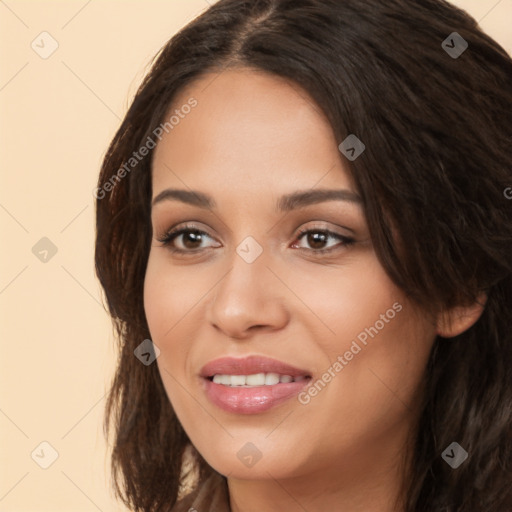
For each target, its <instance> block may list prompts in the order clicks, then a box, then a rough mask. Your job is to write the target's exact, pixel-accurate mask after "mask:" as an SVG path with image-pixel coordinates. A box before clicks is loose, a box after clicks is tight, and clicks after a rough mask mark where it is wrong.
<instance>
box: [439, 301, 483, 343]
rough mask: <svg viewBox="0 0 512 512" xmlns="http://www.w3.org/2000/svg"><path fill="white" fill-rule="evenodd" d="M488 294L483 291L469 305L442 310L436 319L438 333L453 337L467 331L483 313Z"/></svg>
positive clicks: (444, 336) (445, 336)
mask: <svg viewBox="0 0 512 512" xmlns="http://www.w3.org/2000/svg"><path fill="white" fill-rule="evenodd" d="M486 302H487V294H486V293H484V292H481V293H480V294H479V295H478V297H477V299H476V301H475V302H473V303H472V304H470V305H469V306H456V307H454V308H452V309H449V310H445V311H442V312H441V313H440V314H439V315H438V317H437V321H436V333H437V334H438V335H439V336H442V337H443V338H453V337H454V336H458V335H459V334H462V333H463V332H464V331H467V330H468V329H469V328H470V327H471V326H472V325H473V324H475V323H476V321H477V320H478V319H479V318H480V316H481V315H482V313H483V311H484V308H485V304H486Z"/></svg>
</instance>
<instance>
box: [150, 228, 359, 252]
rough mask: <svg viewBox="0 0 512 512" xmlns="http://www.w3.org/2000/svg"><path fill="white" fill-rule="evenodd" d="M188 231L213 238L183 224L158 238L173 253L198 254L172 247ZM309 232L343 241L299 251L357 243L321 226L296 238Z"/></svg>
mask: <svg viewBox="0 0 512 512" xmlns="http://www.w3.org/2000/svg"><path fill="white" fill-rule="evenodd" d="M188 232H194V233H196V234H199V235H206V236H207V237H209V238H211V237H210V235H208V233H206V232H205V231H202V230H200V229H197V228H196V227H194V226H188V225H186V226H183V227H181V228H174V229H171V230H169V231H167V232H166V233H164V234H163V235H162V236H161V237H160V238H158V241H159V242H161V243H162V246H164V247H167V248H168V249H169V250H170V251H172V252H173V253H178V254H196V253H197V252H199V251H201V248H199V249H191V250H184V249H178V248H176V247H172V245H171V242H173V241H174V239H176V238H177V237H178V236H180V235H182V234H185V233H188ZM309 233H322V234H324V235H327V236H328V237H332V238H337V239H338V240H340V241H341V244H337V245H335V246H333V247H329V248H327V249H306V248H304V247H298V248H297V249H298V250H299V251H303V252H304V251H306V252H313V253H316V254H320V255H326V254H328V253H331V252H333V251H336V250H340V249H342V248H344V247H345V248H346V247H348V246H350V245H353V244H354V243H355V240H354V239H353V238H350V237H347V236H344V235H340V234H339V233H335V232H333V231H330V230H328V229H321V228H308V229H301V230H299V233H298V234H297V237H296V239H297V240H301V239H302V238H303V237H304V236H305V235H306V234H309Z"/></svg>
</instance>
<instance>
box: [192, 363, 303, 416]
mask: <svg viewBox="0 0 512 512" xmlns="http://www.w3.org/2000/svg"><path fill="white" fill-rule="evenodd" d="M255 373H278V374H280V375H290V376H292V377H300V376H302V377H307V378H305V379H304V380H301V381H299V382H288V383H281V382H280V383H278V384H275V385H273V386H255V387H252V388H244V387H228V386H224V385H222V384H215V383H214V382H212V381H211V380H210V378H211V377H213V376H214V375H253V374H255ZM200 376H201V378H202V382H203V387H204V390H205V393H206V396H207V397H208V398H209V400H210V401H211V402H212V403H213V404H215V405H217V406H218V407H220V408H221V409H223V410H224V411H227V412H232V413H238V414H256V413H260V412H264V411H267V410H268V409H270V408H272V407H274V406H276V405H278V404H281V403H282V402H284V401H286V400H288V399H290V398H292V397H293V396H296V395H297V394H298V393H299V392H300V391H301V390H302V389H303V388H304V387H305V386H307V385H308V384H309V381H310V380H311V376H310V374H309V373H308V372H307V371H306V370H300V369H299V368H295V367H293V366H290V365H288V364H286V363H283V362H281V361H277V360H275V359H269V358H267V357H262V356H249V357H245V358H242V359H237V358H232V357H224V358H220V359H215V360H214V361H211V362H209V363H207V364H206V365H205V366H203V368H202V369H201V372H200Z"/></svg>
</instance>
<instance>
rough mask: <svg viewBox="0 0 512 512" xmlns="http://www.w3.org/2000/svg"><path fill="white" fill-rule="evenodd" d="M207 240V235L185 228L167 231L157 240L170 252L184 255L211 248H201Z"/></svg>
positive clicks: (197, 230) (192, 228) (208, 236)
mask: <svg viewBox="0 0 512 512" xmlns="http://www.w3.org/2000/svg"><path fill="white" fill-rule="evenodd" d="M208 238H210V239H211V237H210V235H208V233H206V232H204V231H201V230H199V229H197V228H194V227H187V226H185V227H182V228H178V229H172V230H170V231H168V232H167V233H165V234H164V235H163V236H162V237H161V238H159V239H158V241H159V242H161V243H162V245H163V246H165V247H168V248H169V249H170V250H171V251H175V252H182V253H186V252H194V251H198V250H201V249H203V248H205V249H207V248H209V247H212V246H209V247H208V246H206V247H201V244H202V243H203V242H205V241H206V240H207V239H208Z"/></svg>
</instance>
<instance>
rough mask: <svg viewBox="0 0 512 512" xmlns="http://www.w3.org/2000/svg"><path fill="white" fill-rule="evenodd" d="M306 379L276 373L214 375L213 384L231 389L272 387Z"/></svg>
mask: <svg viewBox="0 0 512 512" xmlns="http://www.w3.org/2000/svg"><path fill="white" fill-rule="evenodd" d="M305 378H306V377H302V376H301V377H292V376H291V375H279V374H278V373H254V374H252V375H219V374H218V375H214V376H213V382H214V383H215V384H222V385H224V386H231V387H235V386H236V387H245V388H250V387H253V386H274V385H275V384H279V383H288V382H294V381H300V380H304V379H305Z"/></svg>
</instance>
